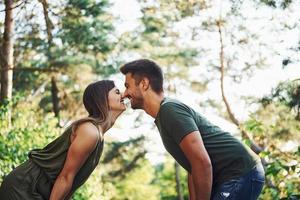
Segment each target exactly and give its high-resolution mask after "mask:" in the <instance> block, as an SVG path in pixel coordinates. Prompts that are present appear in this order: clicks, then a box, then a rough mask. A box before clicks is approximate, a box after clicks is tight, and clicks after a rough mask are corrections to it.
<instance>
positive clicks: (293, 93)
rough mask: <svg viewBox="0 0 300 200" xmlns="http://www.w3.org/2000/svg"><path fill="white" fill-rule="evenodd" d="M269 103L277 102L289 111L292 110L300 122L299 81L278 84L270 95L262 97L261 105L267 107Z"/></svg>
mask: <svg viewBox="0 0 300 200" xmlns="http://www.w3.org/2000/svg"><path fill="white" fill-rule="evenodd" d="M271 102H278V103H280V104H283V105H285V106H287V107H289V108H290V109H294V111H295V113H296V117H295V118H296V119H297V120H300V80H294V81H287V82H282V83H279V84H278V86H277V87H276V88H275V89H273V90H272V93H271V95H269V96H266V97H264V98H263V99H262V100H261V103H262V104H263V105H264V106H267V105H268V104H270V103H271Z"/></svg>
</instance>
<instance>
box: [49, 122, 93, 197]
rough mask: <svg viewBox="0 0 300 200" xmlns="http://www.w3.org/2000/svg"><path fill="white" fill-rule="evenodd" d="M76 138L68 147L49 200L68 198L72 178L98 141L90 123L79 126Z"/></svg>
mask: <svg viewBox="0 0 300 200" xmlns="http://www.w3.org/2000/svg"><path fill="white" fill-rule="evenodd" d="M75 134H76V136H75V138H74V140H73V142H72V143H71V145H70V148H69V150H68V154H67V158H66V161H65V164H64V167H63V169H62V171H61V172H60V174H59V175H58V177H57V178H56V181H55V183H54V186H53V188H52V191H51V195H50V200H63V199H65V197H66V196H69V192H70V190H71V188H72V185H73V180H74V177H75V176H76V174H77V172H78V170H79V169H80V168H81V166H82V165H83V164H84V162H85V161H86V159H87V158H88V156H89V155H90V153H91V152H92V151H93V150H94V149H95V147H96V144H97V142H98V140H99V133H98V129H97V128H96V126H94V125H93V124H92V123H84V124H82V125H80V126H79V127H78V128H77V130H76V132H75Z"/></svg>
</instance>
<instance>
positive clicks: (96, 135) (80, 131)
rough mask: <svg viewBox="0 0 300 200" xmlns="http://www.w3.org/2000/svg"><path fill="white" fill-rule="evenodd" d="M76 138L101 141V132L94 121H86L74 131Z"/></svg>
mask: <svg viewBox="0 0 300 200" xmlns="http://www.w3.org/2000/svg"><path fill="white" fill-rule="evenodd" d="M74 133H75V135H76V136H79V135H80V136H81V138H82V137H89V138H93V139H95V140H99V139H101V135H102V134H101V130H100V129H99V127H98V126H97V124H95V123H94V122H92V121H85V122H82V123H80V124H78V125H77V127H76V130H75V131H74Z"/></svg>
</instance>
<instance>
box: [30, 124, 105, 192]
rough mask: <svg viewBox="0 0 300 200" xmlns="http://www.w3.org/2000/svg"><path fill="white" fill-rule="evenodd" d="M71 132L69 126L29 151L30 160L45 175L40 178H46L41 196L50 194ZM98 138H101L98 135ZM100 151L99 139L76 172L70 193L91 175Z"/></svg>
mask: <svg viewBox="0 0 300 200" xmlns="http://www.w3.org/2000/svg"><path fill="white" fill-rule="evenodd" d="M71 134H72V128H71V127H69V128H67V129H66V130H65V132H64V133H63V134H62V135H61V136H59V137H58V138H56V139H55V140H54V141H53V142H51V143H50V144H48V145H47V146H46V147H44V148H43V149H34V150H32V151H30V152H29V158H30V160H31V161H32V162H33V163H34V164H35V165H37V166H38V167H39V168H40V169H41V171H42V172H43V176H45V178H42V179H47V180H43V181H42V182H43V185H45V186H44V191H43V193H44V194H43V196H50V193H51V190H52V187H53V184H54V182H55V180H56V178H57V176H58V175H59V173H60V171H61V170H62V168H63V166H64V163H65V160H66V157H67V153H68V149H69V147H70V145H71V138H70V136H71ZM99 134H100V132H99ZM99 138H101V137H100V135H99ZM102 151H103V140H101V139H99V141H98V143H97V145H96V148H95V149H94V151H93V152H92V153H91V154H90V156H89V157H88V158H87V160H86V162H85V163H84V164H83V165H82V167H81V168H80V169H79V171H78V172H77V174H76V176H75V178H74V181H73V185H72V189H71V192H70V194H73V193H74V192H75V190H76V189H78V188H79V187H80V186H81V185H82V184H83V183H84V182H85V181H86V180H87V179H88V177H89V176H90V175H91V173H92V172H93V170H94V169H95V168H96V166H97V164H98V162H99V159H100V157H101V154H102ZM39 179H41V178H39ZM45 193H46V194H45ZM48 193H49V194H48Z"/></svg>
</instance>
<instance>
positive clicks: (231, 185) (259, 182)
mask: <svg viewBox="0 0 300 200" xmlns="http://www.w3.org/2000/svg"><path fill="white" fill-rule="evenodd" d="M264 182H265V172H264V169H263V166H262V165H261V164H257V165H256V166H255V167H254V168H253V169H252V170H251V171H250V172H248V173H247V174H245V175H244V176H242V177H240V178H237V179H232V180H229V181H226V182H225V183H223V184H221V185H220V186H219V187H217V188H215V189H214V190H213V193H212V198H211V200H256V199H257V198H258V196H259V194H260V193H261V191H262V188H263V185H264Z"/></svg>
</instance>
